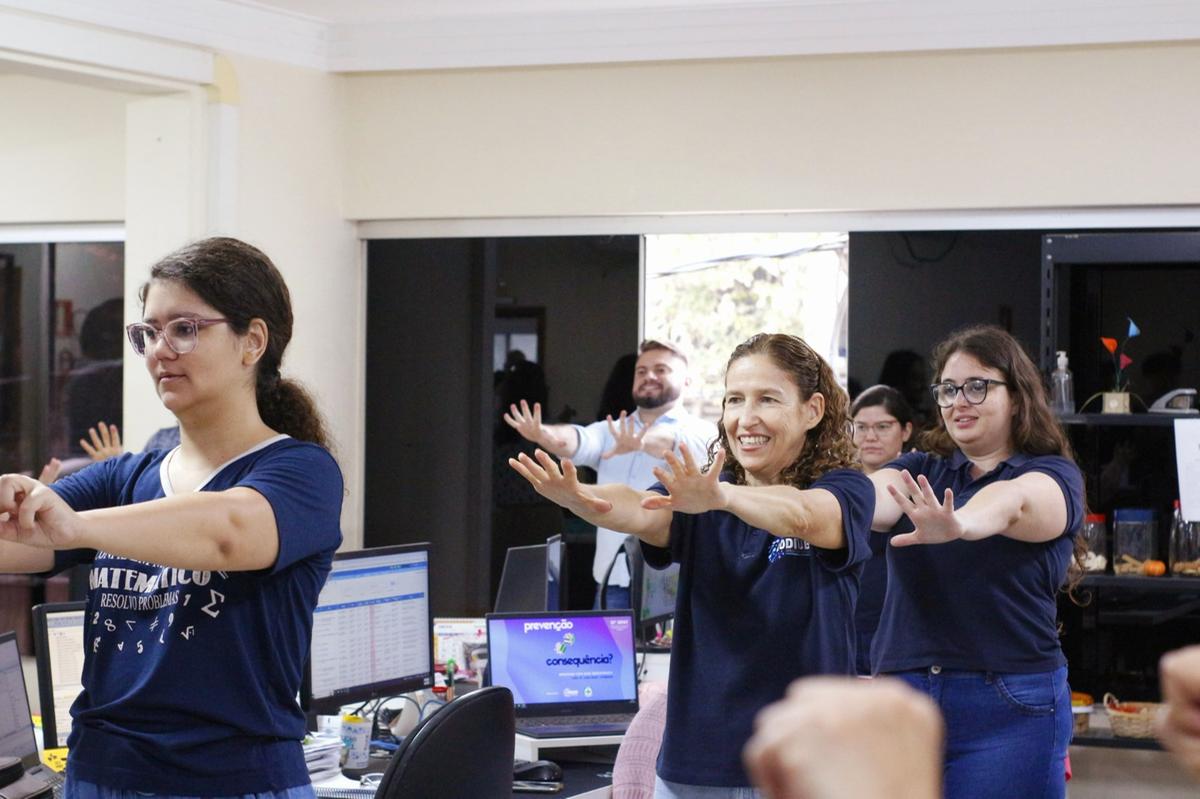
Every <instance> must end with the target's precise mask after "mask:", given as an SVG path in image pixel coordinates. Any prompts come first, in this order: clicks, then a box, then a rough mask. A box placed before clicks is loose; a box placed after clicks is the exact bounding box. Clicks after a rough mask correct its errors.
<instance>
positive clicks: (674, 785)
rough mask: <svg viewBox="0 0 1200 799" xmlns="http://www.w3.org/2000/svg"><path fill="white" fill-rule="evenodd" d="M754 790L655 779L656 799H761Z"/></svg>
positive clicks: (760, 795) (660, 778)
mask: <svg viewBox="0 0 1200 799" xmlns="http://www.w3.org/2000/svg"><path fill="white" fill-rule="evenodd" d="M760 797H762V794H761V793H759V792H758V791H757V790H756V789H754V788H727V787H724V786H721V785H684V784H683V783H682V782H667V781H666V780H664V779H663V778H662V777H655V778H654V799H760Z"/></svg>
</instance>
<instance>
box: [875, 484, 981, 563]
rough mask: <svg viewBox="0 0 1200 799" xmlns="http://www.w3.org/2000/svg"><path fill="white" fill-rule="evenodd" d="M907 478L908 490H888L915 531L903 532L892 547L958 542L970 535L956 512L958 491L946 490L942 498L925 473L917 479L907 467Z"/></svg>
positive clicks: (895, 539)
mask: <svg viewBox="0 0 1200 799" xmlns="http://www.w3.org/2000/svg"><path fill="white" fill-rule="evenodd" d="M900 477H901V479H902V480H903V481H904V489H903V490H900V489H897V488H896V487H895V486H894V485H889V486H888V493H889V494H891V496H892V499H894V500H895V501H896V504H897V505H899V506H900V510H902V511H903V512H904V514H905V515H906V516H908V518H909V521H911V522H912V523H913V528H914V529H913V531H912V532H911V533H902V534H900V535H896V536H893V537H892V546H894V547H906V546H910V545H912V544H944V543H946V542H947V541H957V540H958V539H960V538H962V537H963V536H964V535H965V534H966V530H965V529H964V528H963V525H962V522H961V521H960V520H959V518H958V515H957V514H956V513H955V511H954V492H953V491H951V490H950V489H949V488H947V489H946V492H945V495H944V496H943V498H942V500H941V501H939V500H938V498H937V495H936V494H934V493H933V488H932V487H931V486H930V485H929V480H927V479H926V478H925V475H923V474H921V475H917V479H916V480H914V479H913V477H912V475H911V474H909V473H908V470H907V469H905V470H904V471H902V472H901V473H900Z"/></svg>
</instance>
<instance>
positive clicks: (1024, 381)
mask: <svg viewBox="0 0 1200 799" xmlns="http://www.w3.org/2000/svg"><path fill="white" fill-rule="evenodd" d="M956 352H962V353H966V354H967V355H970V356H971V357H972V358H974V359H975V360H977V361H979V363H981V364H983V365H984V366H986V367H988V368H989V369H995V370H996V371H997V372H999V373H1000V374H1001V375H1003V376H1004V382H1005V383H1007V384H1008V395H1009V397H1011V398H1012V402H1013V408H1014V411H1015V412H1014V413H1013V422H1012V432H1011V434H1010V435H1011V437H1012V447H1013V450H1014V451H1015V452H1022V453H1024V454H1026V455H1061V456H1062V457H1064V458H1066V459H1067V460H1070V461H1074V460H1075V452H1074V450H1073V449H1072V448H1071V442H1070V440H1069V439H1068V438H1067V434H1066V433H1065V432H1063V429H1062V425H1060V424H1059V423H1058V420H1057V419H1056V418H1054V412H1053V411H1051V410H1050V404H1049V403H1048V402H1047V401H1046V387H1045V385H1044V384H1043V383H1042V375H1041V373H1040V372H1038V369H1037V367H1036V366H1034V365H1033V360H1032V359H1031V358H1030V357H1029V355H1028V354H1027V353H1026V352H1025V349H1024V348H1023V347H1022V346H1021V343H1020V342H1019V341H1017V340H1016V339H1015V338H1013V337H1012V335H1011V334H1009V333H1008V332H1007V331H1005V330H1003V329H1001V328H999V327H996V326H994V325H974V326H972V327H965V328H963V329H961V330H956V331H955V332H953V333H951V334H950V335H949V336H948V337H947V338H946V339H945V340H943V341H942V342H941V343H940V344H938V345H937V346H936V347H934V349H933V361H934V370H933V374H934V380H941V377H942V370H943V369H944V368H946V361H948V360H950V356H951V355H954V354H955V353H956ZM921 445H922V447H923V448H924V449H927V450H928V451H930V452H935V453H937V454H938V455H941V456H943V457H946V456H948V455H950V454H951V453H953V452H954V450H955V449H957V448H958V445H957V444H955V443H954V440H953V439H952V438H951V437H950V432H949V431H948V430H947V429H946V419H945V417H944V416H942V414H940V413H939V414H938V422H937V424H936V425H934V426H933V427H931V428H930V429H928V430H926V431H925V432H924V433H923V434H922V436H921ZM1085 505H1086V500H1085ZM1084 511H1085V512H1086V511H1087V508H1086V507H1085V508H1084ZM1086 552H1087V544H1086V543H1085V542H1084V540H1083V536H1081V535H1077V536H1075V567H1076V568H1075V569H1073V570H1072V573H1071V576H1070V578H1069V580H1068V582H1067V593H1068V594H1070V595H1071V598H1072V599H1074V598H1075V596H1074V591H1075V588H1076V586H1078V584H1079V581H1080V580H1081V579H1082V577H1083V556H1084V554H1085V553H1086Z"/></svg>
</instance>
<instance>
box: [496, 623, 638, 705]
mask: <svg viewBox="0 0 1200 799" xmlns="http://www.w3.org/2000/svg"><path fill="white" fill-rule="evenodd" d="M487 628H488V666H489V668H490V669H491V674H492V685H503V686H505V687H507V688H508V689H510V690H511V691H512V692H513V702H514V703H515V705H516V707H517V708H518V710H525V711H532V712H538V713H546V714H549V715H552V714H556V713H562V714H567V713H589V712H596V713H609V712H620V711H624V710H628V711H634V710H637V661H636V657H637V656H636V648H635V646H634V627H633V613H632V612H631V611H628V610H611V611H577V612H572V613H511V614H492V615H489V616H488V617H487ZM526 715H528V713H527V714H526Z"/></svg>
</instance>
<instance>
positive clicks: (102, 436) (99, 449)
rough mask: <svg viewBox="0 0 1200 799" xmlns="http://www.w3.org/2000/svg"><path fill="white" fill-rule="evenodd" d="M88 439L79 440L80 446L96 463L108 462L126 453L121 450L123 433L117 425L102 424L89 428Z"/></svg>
mask: <svg viewBox="0 0 1200 799" xmlns="http://www.w3.org/2000/svg"><path fill="white" fill-rule="evenodd" d="M88 438H90V439H91V441H90V442H89V441H88ZM88 438H81V439H79V446H81V447H83V451H84V452H86V453H87V454H88V457H90V458H91V459H92V460H94V461H103V460H107V459H109V458H111V457H113V456H114V455H120V454H121V453H122V452H123V451H124V450H123V449H122V448H121V431H120V430H118V429H117V426H116V425H115V424H105V423H104V422H100V423H99V424H97V425H96V426H95V427H89V428H88Z"/></svg>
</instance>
